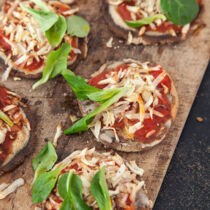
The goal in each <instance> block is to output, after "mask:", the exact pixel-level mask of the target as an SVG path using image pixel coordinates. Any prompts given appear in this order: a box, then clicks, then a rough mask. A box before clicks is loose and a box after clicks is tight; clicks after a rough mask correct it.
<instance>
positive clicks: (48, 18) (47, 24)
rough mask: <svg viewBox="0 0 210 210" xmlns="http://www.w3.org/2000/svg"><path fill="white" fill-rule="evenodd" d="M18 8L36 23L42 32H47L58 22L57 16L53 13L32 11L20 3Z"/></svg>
mask: <svg viewBox="0 0 210 210" xmlns="http://www.w3.org/2000/svg"><path fill="white" fill-rule="evenodd" d="M20 6H21V8H22V9H23V10H25V11H27V12H28V13H29V14H31V15H32V16H33V17H34V18H35V19H36V20H37V21H38V23H39V25H40V28H41V30H42V31H43V32H45V31H47V30H49V29H50V28H51V27H52V26H53V25H54V24H55V23H56V22H57V21H58V15H57V14H56V13H54V12H44V11H38V10H34V9H32V8H28V7H26V6H24V5H23V4H22V3H20Z"/></svg>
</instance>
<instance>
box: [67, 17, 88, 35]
mask: <svg viewBox="0 0 210 210" xmlns="http://www.w3.org/2000/svg"><path fill="white" fill-rule="evenodd" d="M66 21H67V33H68V34H69V35H71V36H77V37H80V38H83V37H86V36H87V35H88V33H89V31H90V24H89V23H88V21H86V20H85V19H84V18H82V17H80V16H77V15H71V16H69V17H68V18H67V20H66Z"/></svg>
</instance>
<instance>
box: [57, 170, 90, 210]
mask: <svg viewBox="0 0 210 210" xmlns="http://www.w3.org/2000/svg"><path fill="white" fill-rule="evenodd" d="M57 189H58V193H59V195H60V196H61V197H62V198H64V202H63V203H62V209H68V208H67V206H68V207H69V206H70V207H71V208H72V209H75V210H90V209H91V208H90V207H89V206H87V204H86V203H85V202H84V201H83V198H82V181H81V179H80V178H79V177H78V176H77V175H76V174H74V173H73V170H71V171H70V172H69V173H65V174H63V175H62V176H61V178H60V179H59V181H58V186H57ZM67 200H68V201H67Z"/></svg>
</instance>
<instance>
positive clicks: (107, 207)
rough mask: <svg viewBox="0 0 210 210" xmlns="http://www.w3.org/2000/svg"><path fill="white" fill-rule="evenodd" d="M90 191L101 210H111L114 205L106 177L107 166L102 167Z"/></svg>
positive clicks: (94, 178) (93, 180) (92, 182)
mask: <svg viewBox="0 0 210 210" xmlns="http://www.w3.org/2000/svg"><path fill="white" fill-rule="evenodd" d="M90 191H91V193H92V195H93V196H94V198H95V199H96V202H97V204H98V206H99V208H100V210H111V209H112V203H111V199H110V196H109V190H108V187H107V183H106V177H105V166H104V167H102V168H101V169H100V170H99V171H98V172H97V173H96V174H95V176H94V177H93V179H92V181H91V187H90Z"/></svg>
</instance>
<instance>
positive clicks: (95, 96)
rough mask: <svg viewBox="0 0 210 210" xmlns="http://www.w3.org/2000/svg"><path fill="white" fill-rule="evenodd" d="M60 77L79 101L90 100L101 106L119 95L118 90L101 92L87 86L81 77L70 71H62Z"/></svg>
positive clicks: (101, 90)
mask: <svg viewBox="0 0 210 210" xmlns="http://www.w3.org/2000/svg"><path fill="white" fill-rule="evenodd" d="M62 75H63V77H64V78H65V80H66V81H67V82H68V83H69V85H70V86H71V88H72V90H73V91H74V94H75V95H76V97H77V98H78V99H80V100H86V99H90V100H91V101H95V102H98V103H100V104H101V103H104V102H105V101H106V100H108V99H110V98H111V97H113V96H114V95H116V94H117V93H119V89H108V90H103V89H99V88H95V87H93V86H91V85H88V84H87V83H86V81H85V80H84V79H83V78H82V77H80V76H76V75H75V74H74V73H73V72H72V71H70V70H64V71H62Z"/></svg>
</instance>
